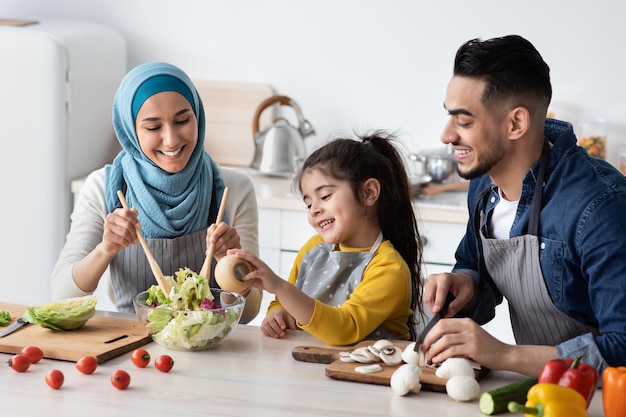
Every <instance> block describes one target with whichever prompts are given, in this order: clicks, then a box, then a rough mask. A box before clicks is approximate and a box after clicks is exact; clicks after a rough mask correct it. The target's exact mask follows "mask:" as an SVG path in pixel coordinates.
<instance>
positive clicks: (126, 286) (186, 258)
mask: <svg viewBox="0 0 626 417" xmlns="http://www.w3.org/2000/svg"><path fill="white" fill-rule="evenodd" d="M215 219H217V200H216V198H215V192H213V198H212V199H211V209H210V212H209V224H212V223H214V222H215ZM207 229H208V227H205V228H204V229H201V230H198V231H196V232H193V233H191V234H188V235H185V236H180V237H177V238H173V239H148V238H146V243H147V244H148V248H150V251H151V252H152V255H153V256H154V258H155V259H156V261H157V263H158V264H159V266H160V267H161V270H162V271H163V275H174V273H175V272H176V271H178V270H179V269H180V268H185V267H187V268H189V269H191V270H192V271H195V272H200V269H201V268H202V264H203V263H204V259H205V258H206V233H207ZM214 263H215V261H214V260H212V265H211V270H213V268H214V267H215V265H214ZM109 268H110V272H111V284H112V287H113V292H114V294H115V307H116V309H117V311H120V312H124V313H134V312H135V308H134V306H133V298H134V297H135V295H136V294H139V293H140V292H142V291H145V290H147V289H148V288H149V287H150V286H152V285H157V282H156V279H155V278H154V274H153V273H152V269H151V268H150V264H149V263H148V259H147V258H146V254H145V252H144V250H143V248H142V247H141V245H140V244H135V245H130V246H129V247H127V248H124V249H122V250H121V251H119V252H118V253H117V255H116V256H115V257H114V258H113V260H112V261H111V264H110V265H109ZM211 277H212V278H211V282H210V286H211V287H214V286H217V284H216V283H215V281H214V278H213V274H212V273H211Z"/></svg>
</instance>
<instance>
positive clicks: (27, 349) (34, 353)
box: [20, 346, 43, 363]
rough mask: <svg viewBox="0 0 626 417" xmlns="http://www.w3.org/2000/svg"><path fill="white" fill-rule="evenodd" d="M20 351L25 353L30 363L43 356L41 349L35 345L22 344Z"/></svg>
mask: <svg viewBox="0 0 626 417" xmlns="http://www.w3.org/2000/svg"><path fill="white" fill-rule="evenodd" d="M20 353H21V354H22V355H26V357H27V358H28V360H29V361H30V363H37V362H39V361H40V360H41V358H43V351H42V350H41V349H39V348H38V347H37V346H24V348H23V349H22V352H20Z"/></svg>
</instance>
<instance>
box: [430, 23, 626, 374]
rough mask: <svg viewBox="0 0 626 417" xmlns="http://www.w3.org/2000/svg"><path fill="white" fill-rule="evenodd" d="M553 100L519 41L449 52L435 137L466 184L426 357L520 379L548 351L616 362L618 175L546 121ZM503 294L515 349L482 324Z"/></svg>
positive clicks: (433, 287) (623, 202) (624, 222)
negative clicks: (462, 221)
mask: <svg viewBox="0 0 626 417" xmlns="http://www.w3.org/2000/svg"><path fill="white" fill-rule="evenodd" d="M551 96H552V87H551V83H550V69H549V67H548V65H547V64H546V63H545V62H544V60H543V59H542V57H541V55H540V54H539V52H538V51H537V50H536V49H535V47H534V46H533V45H532V44H531V43H530V42H528V41H527V40H526V39H524V38H522V37H520V36H515V35H512V36H505V37H501V38H494V39H489V40H485V41H483V40H479V39H473V40H470V41H468V42H467V43H465V44H464V45H462V46H461V47H460V48H459V50H458V51H457V54H456V58H455V62H454V74H453V77H452V79H451V80H450V82H449V84H448V88H447V91H446V96H445V101H444V107H445V108H446V110H447V111H448V113H449V119H448V121H447V123H446V125H445V127H444V130H443V133H442V142H443V143H445V144H451V145H452V146H453V147H454V150H455V154H456V157H457V159H458V172H459V175H460V176H461V177H463V178H466V179H470V180H471V181H470V186H469V191H468V207H469V210H470V218H469V223H468V228H467V232H466V235H465V237H464V238H463V239H462V241H461V242H460V244H459V246H458V248H457V251H456V260H457V262H456V265H455V266H454V268H453V270H452V272H450V273H440V274H433V275H431V276H429V278H428V283H427V285H426V289H425V295H424V301H425V303H426V305H427V306H428V307H429V308H430V309H431V310H432V312H433V313H437V312H438V311H439V310H440V309H441V306H442V305H443V302H444V300H445V299H446V295H447V294H448V293H452V294H453V295H454V297H455V299H454V301H452V303H451V304H450V307H449V309H448V312H447V316H448V317H452V316H455V315H456V316H457V318H449V319H444V320H441V321H440V322H439V323H438V324H437V325H436V326H435V327H434V328H433V329H432V330H431V331H430V332H429V334H428V335H427V337H426V339H425V341H424V344H423V347H422V348H423V349H424V350H425V351H426V357H427V359H429V360H432V361H433V362H435V363H439V362H442V361H444V360H445V359H447V358H450V357H454V356H464V357H468V358H471V359H473V360H475V361H477V362H478V363H480V364H482V365H483V366H486V367H488V368H490V369H507V370H511V371H516V372H519V373H522V374H526V375H529V376H538V375H539V372H540V371H541V368H542V367H543V365H544V364H545V363H546V362H547V361H548V360H550V359H553V358H558V357H561V358H566V357H577V356H582V357H583V361H584V362H587V363H589V364H591V365H593V366H594V367H595V368H596V369H598V370H599V371H602V370H603V369H604V368H605V367H606V366H607V365H611V366H617V365H626V357H625V356H624V352H626V309H625V308H624V307H623V306H624V305H626V275H625V274H624V269H625V268H624V259H626V245H624V244H623V239H624V236H626V215H624V213H625V212H626V179H625V178H624V176H623V175H622V174H621V173H620V172H619V171H618V170H617V169H615V168H614V167H613V166H611V165H610V164H609V163H607V162H605V161H603V160H599V159H595V158H592V157H590V156H589V154H588V153H587V151H586V150H585V149H583V148H581V147H579V146H577V144H576V143H577V141H576V137H575V135H574V132H573V129H572V125H571V124H570V123H567V122H564V121H558V120H553V119H546V113H547V110H548V105H549V104H550V99H551ZM503 297H506V299H507V301H508V303H509V308H510V313H511V324H512V327H513V333H514V335H515V340H516V343H517V344H516V345H508V344H505V343H502V342H500V341H499V340H497V339H495V338H494V337H492V336H491V335H490V334H489V333H487V332H486V331H485V330H483V329H482V328H481V327H480V325H481V324H484V323H486V322H488V321H490V320H491V319H492V318H493V317H494V314H495V307H496V305H498V304H500V303H501V302H502V299H503ZM457 313H458V314H457ZM460 316H466V318H458V317H460Z"/></svg>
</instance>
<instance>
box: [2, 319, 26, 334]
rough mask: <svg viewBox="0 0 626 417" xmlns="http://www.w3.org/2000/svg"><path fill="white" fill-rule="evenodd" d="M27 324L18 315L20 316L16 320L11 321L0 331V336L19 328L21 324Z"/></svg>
mask: <svg viewBox="0 0 626 417" xmlns="http://www.w3.org/2000/svg"><path fill="white" fill-rule="evenodd" d="M27 324H28V323H27V322H25V321H24V320H22V318H21V317H20V318H18V319H17V321H16V322H15V323H13V324H12V325H10V326H9V327H8V328H7V329H5V330H4V331H3V332H2V333H0V337H4V336H8V335H10V334H11V333H13V332H14V331H16V330H19V329H21V328H22V327H23V326H25V325H27Z"/></svg>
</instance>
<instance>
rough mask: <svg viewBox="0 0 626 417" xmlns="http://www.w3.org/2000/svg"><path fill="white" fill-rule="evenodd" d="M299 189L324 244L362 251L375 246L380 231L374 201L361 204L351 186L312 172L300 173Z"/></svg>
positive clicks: (310, 218) (311, 221) (311, 220)
mask: <svg viewBox="0 0 626 417" xmlns="http://www.w3.org/2000/svg"><path fill="white" fill-rule="evenodd" d="M300 189H301V191H302V196H303V201H304V204H306V206H307V209H308V220H309V224H310V225H311V226H312V227H313V228H314V229H315V230H316V231H317V232H318V233H319V234H320V235H321V236H322V238H323V239H324V241H325V242H326V243H329V244H341V245H343V246H347V247H352V248H365V247H369V246H371V245H372V244H373V243H374V240H376V236H378V232H379V230H380V226H379V225H378V219H377V217H376V210H375V209H374V204H375V200H376V199H375V198H374V199H373V200H370V201H373V202H374V203H373V204H371V205H370V204H369V203H366V204H365V205H363V204H361V202H359V200H358V199H357V198H356V197H355V195H354V193H353V191H352V188H351V186H350V183H348V182H347V181H341V180H337V179H334V178H331V177H328V176H326V175H324V174H322V173H321V172H319V171H317V170H311V169H307V170H306V171H305V172H304V173H303V174H302V177H301V180H300ZM376 197H377V196H376ZM366 201H367V198H366ZM372 236H373V238H372Z"/></svg>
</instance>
